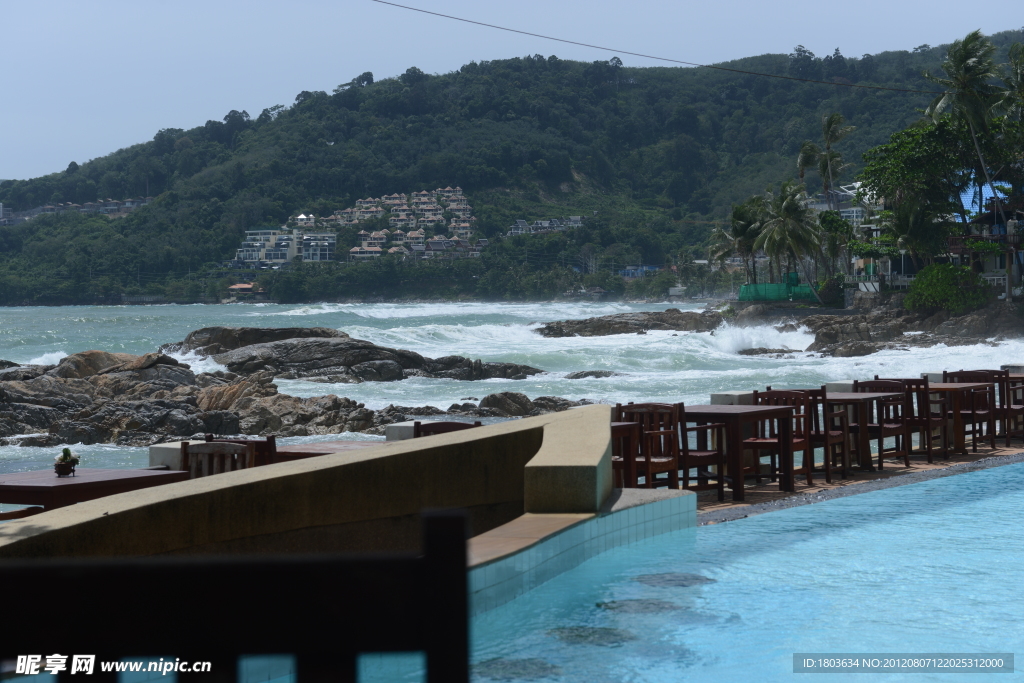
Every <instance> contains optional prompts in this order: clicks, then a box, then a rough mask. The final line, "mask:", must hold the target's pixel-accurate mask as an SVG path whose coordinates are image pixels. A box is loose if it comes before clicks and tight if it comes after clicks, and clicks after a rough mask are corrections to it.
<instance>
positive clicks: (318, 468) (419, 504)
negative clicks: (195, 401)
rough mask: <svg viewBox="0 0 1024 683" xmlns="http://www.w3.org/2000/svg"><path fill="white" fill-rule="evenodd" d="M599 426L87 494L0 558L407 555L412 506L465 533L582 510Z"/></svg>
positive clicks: (575, 416)
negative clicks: (443, 517)
mask: <svg viewBox="0 0 1024 683" xmlns="http://www.w3.org/2000/svg"><path fill="white" fill-rule="evenodd" d="M609 422H610V408H609V407H608V406H603V405H595V406H586V407H583V408H577V409H574V410H570V411H567V412H564V413H553V414H550V415H542V416H538V417H532V418H525V419H522V420H516V421H511V422H505V423H501V424H496V425H490V426H487V427H480V428H477V429H470V430H464V431H460V432H454V433H451V434H443V435H439V436H433V437H426V438H423V439H411V440H407V441H399V442H391V443H384V444H382V445H381V446H380V447H378V448H368V449H363V450H360V451H358V452H354V453H345V454H342V453H338V454H332V455H325V456H321V457H316V458H308V459H304V460H299V461H295V462H290V463H281V464H277V465H270V466H266V467H257V468H254V469H250V470H241V471H237V472H229V473H226V474H219V475H215V476H212V477H203V478H200V479H193V480H191V481H187V482H181V483H178V484H169V485H166V486H159V487H154V488H150V489H145V490H142V491H134V492H131V493H124V494H119V495H116V496H109V497H106V498H100V499H97V500H93V501H88V502H85V503H80V504H78V505H73V506H69V507H66V508H61V509H58V510H53V511H50V512H44V513H41V514H38V515H35V516H33V517H29V518H26V519H21V520H15V521H11V522H7V523H4V524H2V525H0V558H16V557H22V558H28V557H67V556H94V557H112V556H146V555H161V554H197V553H263V552H277V553H280V552H296V553H307V552H343V551H369V550H415V549H416V548H417V547H418V544H419V542H420V523H419V513H420V511H422V510H424V509H429V508H449V507H460V508H466V509H468V510H469V512H470V516H471V522H470V523H471V531H472V534H473V535H477V534H480V533H483V532H485V531H487V530H489V529H491V528H494V527H496V526H499V525H501V524H504V523H506V522H508V521H510V520H511V519H514V518H515V517H518V516H520V515H522V514H523V513H524V512H551V511H562V512H565V511H570V512H596V511H597V510H599V509H600V508H601V505H602V504H603V503H604V501H605V499H606V498H607V497H608V495H609V494H610V492H611V439H610V430H609Z"/></svg>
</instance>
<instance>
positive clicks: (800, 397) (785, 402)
mask: <svg viewBox="0 0 1024 683" xmlns="http://www.w3.org/2000/svg"><path fill="white" fill-rule="evenodd" d="M753 402H754V405H755V406H792V407H793V438H794V439H797V438H804V437H805V436H807V434H808V430H809V429H810V411H809V409H808V398H807V394H806V393H804V392H803V391H795V390H788V391H784V390H779V389H771V388H770V387H769V388H768V389H766V390H765V391H758V390H757V389H754V397H753ZM758 430H759V436H761V437H767V438H777V437H778V432H777V428H776V425H775V421H774V420H767V425H766V423H765V422H761V423H759V424H758Z"/></svg>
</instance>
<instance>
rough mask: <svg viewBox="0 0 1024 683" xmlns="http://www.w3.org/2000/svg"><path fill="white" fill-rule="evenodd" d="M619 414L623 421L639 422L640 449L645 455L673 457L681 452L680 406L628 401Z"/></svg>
mask: <svg viewBox="0 0 1024 683" xmlns="http://www.w3.org/2000/svg"><path fill="white" fill-rule="evenodd" d="M618 414H619V415H620V416H621V417H622V421H623V422H636V423H639V425H640V433H641V442H640V451H641V453H642V454H643V455H644V456H645V457H653V458H661V457H673V456H675V455H676V454H677V453H678V452H679V436H678V435H679V406H677V405H673V404H671V403H627V404H626V405H624V406H622V407H621V410H618Z"/></svg>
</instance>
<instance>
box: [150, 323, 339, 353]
mask: <svg viewBox="0 0 1024 683" xmlns="http://www.w3.org/2000/svg"><path fill="white" fill-rule="evenodd" d="M315 337H319V338H340V339H347V338H348V335H347V334H345V333H344V332H341V331H339V330H332V329H330V328H327V327H204V328H202V329H199V330H194V331H192V332H189V333H188V336H186V337H185V339H184V341H180V342H176V343H174V344H164V345H163V346H161V347H160V351H161V352H163V353H188V352H195V353H196V354H198V355H200V356H212V355H214V354H218V353H224V352H225V351H231V350H232V349H239V348H241V347H243V346H251V345H253V344H266V343H268V342H275V341H281V340H283V339H307V338H315Z"/></svg>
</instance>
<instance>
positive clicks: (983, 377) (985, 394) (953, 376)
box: [942, 370, 1010, 410]
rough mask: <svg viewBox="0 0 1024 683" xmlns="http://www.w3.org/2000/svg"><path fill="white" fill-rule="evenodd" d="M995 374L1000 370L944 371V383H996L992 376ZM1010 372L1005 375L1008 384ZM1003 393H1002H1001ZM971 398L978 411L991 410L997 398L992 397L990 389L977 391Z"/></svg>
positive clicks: (972, 393)
mask: <svg viewBox="0 0 1024 683" xmlns="http://www.w3.org/2000/svg"><path fill="white" fill-rule="evenodd" d="M993 372H1000V371H999V370H956V371H954V372H947V371H946V370H943V371H942V381H943V382H951V383H953V384H974V383H985V384H988V383H995V379H994V378H993V376H992V373H993ZM1009 374H1010V373H1009V372H1008V371H1007V372H1006V373H1005V375H1006V379H1007V382H1008V381H1009ZM1001 393H1002V392H1001ZM971 398H972V400H973V401H974V406H975V408H977V409H978V410H989V409H991V408H992V407H993V406H994V405H995V397H994V396H992V392H991V391H990V390H988V389H981V390H975V391H973V392H971Z"/></svg>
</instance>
